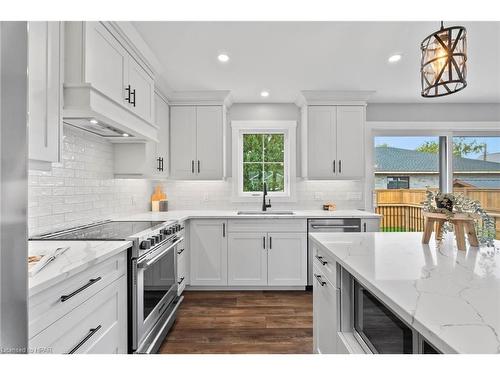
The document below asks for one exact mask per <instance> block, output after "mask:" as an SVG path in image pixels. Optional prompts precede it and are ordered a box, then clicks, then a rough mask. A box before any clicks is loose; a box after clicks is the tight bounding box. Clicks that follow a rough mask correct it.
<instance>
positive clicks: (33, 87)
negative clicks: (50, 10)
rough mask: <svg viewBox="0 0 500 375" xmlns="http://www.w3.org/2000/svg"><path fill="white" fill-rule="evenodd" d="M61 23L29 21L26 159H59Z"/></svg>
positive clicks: (61, 75) (49, 160)
mask: <svg viewBox="0 0 500 375" xmlns="http://www.w3.org/2000/svg"><path fill="white" fill-rule="evenodd" d="M61 29H62V24H61V22H35V21H34V22H29V32H28V46H29V47H28V113H29V114H28V123H29V158H30V159H31V160H36V161H42V162H59V161H60V146H61V138H62V79H63V74H62V60H61V59H62V48H63V40H62V38H63V33H62V31H61Z"/></svg>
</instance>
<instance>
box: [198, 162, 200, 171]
mask: <svg viewBox="0 0 500 375" xmlns="http://www.w3.org/2000/svg"><path fill="white" fill-rule="evenodd" d="M198 173H200V161H199V160H198Z"/></svg>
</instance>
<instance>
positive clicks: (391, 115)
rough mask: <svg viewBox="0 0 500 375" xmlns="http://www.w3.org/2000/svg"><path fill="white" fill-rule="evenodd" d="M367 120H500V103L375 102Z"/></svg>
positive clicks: (369, 105) (371, 106) (367, 113)
mask: <svg viewBox="0 0 500 375" xmlns="http://www.w3.org/2000/svg"><path fill="white" fill-rule="evenodd" d="M430 100H432V99H430ZM366 120H367V121H500V104H499V103H491V104H487V103H486V104H475V103H471V104H455V103H454V104H437V103H428V104H427V103H418V104H416V103H415V104H412V103H409V104H399V103H397V104H390V103H387V104H385V103H384V104H381V103H373V104H368V106H367V107H366Z"/></svg>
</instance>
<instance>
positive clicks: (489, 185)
mask: <svg viewBox="0 0 500 375" xmlns="http://www.w3.org/2000/svg"><path fill="white" fill-rule="evenodd" d="M453 185H454V186H457V185H460V186H465V187H474V188H479V189H500V178H497V179H494V178H457V179H455V180H454V181H453Z"/></svg>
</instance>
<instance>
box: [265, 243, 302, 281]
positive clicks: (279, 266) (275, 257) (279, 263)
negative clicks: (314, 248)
mask: <svg viewBox="0 0 500 375" xmlns="http://www.w3.org/2000/svg"><path fill="white" fill-rule="evenodd" d="M268 243H269V244H268V248H269V251H268V258H267V259H268V264H267V267H268V285H272V286H274V285H283V286H301V285H306V284H307V240H306V235H305V234H304V233H268Z"/></svg>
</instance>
